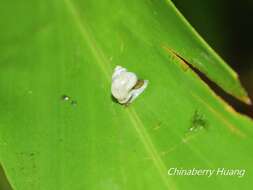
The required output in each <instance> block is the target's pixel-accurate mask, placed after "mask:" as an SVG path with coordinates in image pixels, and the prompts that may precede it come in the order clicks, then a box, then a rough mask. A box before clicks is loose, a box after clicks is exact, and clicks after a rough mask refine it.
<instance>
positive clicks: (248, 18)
mask: <svg viewBox="0 0 253 190" xmlns="http://www.w3.org/2000/svg"><path fill="white" fill-rule="evenodd" d="M172 1H173V2H174V4H175V5H176V7H177V8H178V9H179V10H180V12H181V13H182V14H183V15H184V16H185V17H186V19H187V20H188V21H189V22H190V23H191V25H192V26H193V27H194V28H195V29H196V30H197V31H198V32H199V33H200V35H201V36H202V37H203V38H204V39H205V40H206V41H207V42H208V44H209V45H210V46H211V47H212V48H213V49H214V50H215V51H216V52H217V53H218V54H219V55H220V56H221V57H222V58H223V59H224V60H225V61H226V62H227V63H228V64H229V65H230V66H231V67H232V68H233V69H234V70H235V71H236V72H237V73H238V74H239V77H240V80H241V83H242V85H243V86H244V88H245V89H246V90H247V92H248V94H249V96H250V98H251V100H253V1H252V0H240V1H231V0H172ZM216 92H217V93H218V94H219V95H220V96H222V97H223V98H224V99H225V100H226V101H227V102H228V103H229V104H231V105H232V106H233V107H234V108H235V109H236V110H237V111H239V112H241V113H244V114H247V115H249V116H251V117H253V107H252V106H247V105H245V104H243V103H241V102H239V101H237V100H235V99H234V98H232V97H231V96H229V95H227V94H225V93H224V92H222V91H220V90H219V89H217V91H216Z"/></svg>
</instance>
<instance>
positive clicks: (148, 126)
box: [0, 0, 253, 190]
mask: <svg viewBox="0 0 253 190" xmlns="http://www.w3.org/2000/svg"><path fill="white" fill-rule="evenodd" d="M0 19H1V22H0V28H1V30H0V50H1V55H0V67H1V68H0V88H1V93H0V106H1V111H0V115H1V116H0V161H1V164H2V166H3V168H4V169H5V172H6V175H7V177H8V179H9V181H10V184H11V185H12V187H13V189H15V190H39V189H41V190H56V189H61V190H63V189H66V190H69V189H73V190H78V189H89V190H100V189H101V190H128V189H137V190H139V189H140V190H141V189H152V190H153V189H161V190H162V189H179V190H180V189H187V190H189V189H239V188H240V189H248V188H249V187H250V186H252V180H250V179H252V177H253V173H252V171H251V170H250V168H251V166H252V161H251V158H252V153H251V152H250V151H249V150H250V148H251V147H252V145H253V141H252V134H253V128H252V126H253V122H252V121H251V120H250V119H249V118H247V117H245V116H242V115H240V114H238V113H236V112H235V111H234V110H233V109H232V108H231V107H229V105H227V104H226V103H225V102H223V101H222V100H221V99H220V98H219V97H217V96H216V95H215V94H214V93H213V92H212V91H211V90H210V89H209V87H208V86H207V85H206V84H205V83H204V82H203V81H202V80H201V79H200V78H199V77H198V76H197V75H196V74H195V73H194V72H193V71H192V70H191V69H190V68H188V66H187V65H186V64H185V62H184V61H182V60H181V59H180V58H179V56H180V57H182V58H183V59H185V60H186V61H187V62H189V64H192V65H193V66H194V67H195V68H197V69H198V70H200V71H201V72H203V73H204V74H206V76H207V77H209V78H210V79H211V80H213V81H214V82H216V83H217V84H218V85H220V86H221V87H222V88H223V89H224V90H225V91H226V92H228V93H230V94H232V95H233V96H235V97H237V98H239V99H241V100H243V101H245V102H249V99H248V97H247V95H246V93H245V91H244V90H243V88H242V87H241V85H240V83H239V81H238V79H237V75H236V74H235V72H234V71H233V70H232V69H231V68H230V67H229V66H227V65H226V64H225V63H224V62H223V60H222V59H221V58H220V57H219V56H218V55H217V54H215V53H214V51H213V50H212V49H211V48H210V47H209V46H208V45H207V44H206V43H205V42H204V41H203V39H201V38H200V37H199V36H198V35H197V33H196V32H195V31H194V30H193V29H192V27H191V26H190V25H189V24H188V23H187V22H186V21H185V19H184V18H183V17H182V16H181V15H180V13H179V12H178V11H177V10H176V8H175V7H174V6H173V5H172V3H171V2H170V1H162V0H159V1H158V0H156V1H155V0H138V1H134V0H129V1H121V0H112V1H105V0H104V1H93V0H83V1H81V0H44V1H32V0H30V1H25V2H21V1H17V0H16V1H15V2H13V1H12V2H10V1H4V2H1V6H0ZM116 65H122V66H124V67H126V68H128V69H129V70H130V71H133V72H135V73H137V74H138V76H139V77H140V78H143V79H148V80H149V82H150V83H149V86H148V87H147V89H146V90H145V92H144V93H143V94H141V95H140V96H139V97H138V99H137V100H135V101H134V102H133V103H132V104H131V105H129V106H128V107H125V106H122V105H120V104H117V103H115V101H113V100H112V98H111V92H110V85H111V75H112V72H113V69H114V67H115V66H116ZM170 168H185V169H191V168H199V169H218V168H225V169H242V170H246V173H245V176H243V177H241V178H240V177H238V176H221V175H213V176H212V177H210V178H208V177H207V176H173V175H168V170H169V169H170Z"/></svg>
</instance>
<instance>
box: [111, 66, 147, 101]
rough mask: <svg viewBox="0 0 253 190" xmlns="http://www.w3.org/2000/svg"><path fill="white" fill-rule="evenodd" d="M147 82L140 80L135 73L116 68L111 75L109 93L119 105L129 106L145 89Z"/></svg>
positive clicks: (119, 67)
mask: <svg viewBox="0 0 253 190" xmlns="http://www.w3.org/2000/svg"><path fill="white" fill-rule="evenodd" d="M147 85H148V80H140V79H138V77H137V76H136V74H135V73H132V72H128V71H127V69H126V68H123V67H121V66H116V67H115V69H114V73H113V75H112V85H111V92H112V95H113V97H114V98H115V99H117V101H118V102H119V103H120V104H130V103H131V102H133V101H134V100H135V99H136V98H137V97H138V96H139V95H140V94H141V93H142V92H143V91H144V90H145V89H146V87H147Z"/></svg>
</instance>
